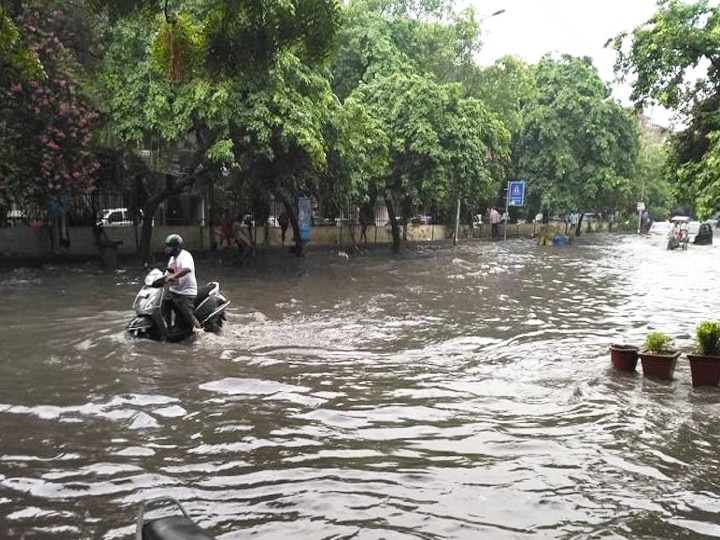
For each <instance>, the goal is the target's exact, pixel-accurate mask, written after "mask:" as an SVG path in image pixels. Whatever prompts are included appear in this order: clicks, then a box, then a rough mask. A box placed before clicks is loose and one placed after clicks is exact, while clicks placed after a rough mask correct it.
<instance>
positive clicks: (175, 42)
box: [152, 14, 207, 83]
mask: <svg viewBox="0 0 720 540" xmlns="http://www.w3.org/2000/svg"><path fill="white" fill-rule="evenodd" d="M158 20H160V19H158ZM206 55H207V51H206V45H205V41H204V36H203V35H202V34H201V33H200V32H198V30H196V29H195V28H194V27H193V24H192V22H191V21H190V18H189V17H188V16H187V15H185V14H180V15H178V16H177V17H176V18H175V19H174V20H173V21H172V22H167V21H165V20H164V19H163V20H162V21H161V22H160V28H159V30H158V32H157V36H156V37H155V40H154V42H153V45H152V63H153V67H154V69H155V71H156V72H158V73H160V74H162V75H164V76H165V77H166V78H167V79H169V80H171V81H172V82H174V83H178V82H180V80H181V78H185V79H189V78H191V77H192V76H193V75H195V74H196V72H197V70H199V69H200V68H201V67H202V65H203V62H204V60H205V57H206Z"/></svg>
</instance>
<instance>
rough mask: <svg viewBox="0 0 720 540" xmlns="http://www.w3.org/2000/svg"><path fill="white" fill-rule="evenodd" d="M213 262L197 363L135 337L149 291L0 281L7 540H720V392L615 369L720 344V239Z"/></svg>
mask: <svg viewBox="0 0 720 540" xmlns="http://www.w3.org/2000/svg"><path fill="white" fill-rule="evenodd" d="M196 262H197V267H198V277H199V281H201V282H204V281H208V280H214V279H217V280H219V281H220V282H221V284H222V287H223V289H224V290H225V291H226V292H227V293H228V295H229V296H230V298H231V299H232V302H233V303H232V304H231V306H230V308H229V315H228V319H229V320H228V323H227V326H226V327H225V330H224V332H223V334H222V335H220V336H215V335H209V334H204V335H201V336H200V337H199V338H197V339H196V340H195V341H194V342H187V343H182V344H167V343H155V342H149V341H138V340H133V339H131V338H130V337H129V336H128V335H126V333H125V332H124V326H125V324H127V322H128V321H129V319H130V318H131V316H132V311H131V306H132V301H133V298H134V295H135V293H136V292H137V290H138V289H139V287H140V283H141V277H142V276H141V275H140V273H139V272H137V269H135V268H128V269H124V270H118V271H115V272H113V271H103V270H102V269H100V268H99V267H96V266H94V265H88V266H79V267H63V266H46V267H43V268H40V269H30V268H22V269H18V270H14V271H13V270H5V271H3V272H2V273H0V295H1V298H2V300H0V344H1V347H0V537H2V538H18V539H19V538H24V539H63V540H64V539H76V538H81V539H130V538H133V534H134V531H135V526H134V519H135V515H136V512H137V509H138V504H139V503H140V501H143V500H146V499H150V498H153V497H158V496H171V497H175V498H176V499H178V500H180V501H181V502H182V503H183V505H184V506H185V507H186V509H187V510H188V511H189V513H190V514H191V515H192V516H193V517H196V518H197V520H198V521H199V523H200V524H201V525H202V526H203V527H206V528H207V529H208V530H209V531H210V532H211V533H213V534H214V535H216V536H217V537H219V538H222V539H224V540H227V539H245V538H253V539H262V540H270V539H297V540H301V539H307V540H316V539H317V540H319V539H350V538H352V539H354V540H375V539H377V540H379V539H392V540H409V539H425V540H430V539H433V540H434V539H463V540H464V539H467V540H471V539H473V540H474V539H478V538H487V539H501V540H503V539H525V538H527V539H530V538H532V539H539V538H542V539H586V538H587V539H589V538H618V539H619V538H627V539H638V538H647V539H651V538H693V539H704V538H720V450H719V449H720V389H698V390H696V389H693V388H692V385H691V382H690V369H689V363H688V360H687V358H686V357H685V355H683V356H681V358H680V360H679V362H678V367H677V369H676V371H675V378H674V380H673V381H671V382H660V381H655V380H649V379H646V378H644V377H643V376H642V369H641V368H640V365H638V371H637V373H635V374H626V373H618V372H614V371H612V370H611V369H610V358H609V353H608V347H609V345H610V344H612V343H631V344H636V345H640V344H642V341H643V340H644V338H645V335H646V334H647V333H648V332H649V331H652V330H659V331H662V332H666V333H668V334H669V335H671V336H672V337H673V338H675V342H676V344H677V345H678V346H679V347H680V348H681V349H683V350H684V351H687V350H689V349H690V348H691V347H692V344H693V337H694V332H695V327H696V326H697V324H698V323H699V322H701V321H703V320H708V319H709V320H720V297H719V296H718V293H717V283H718V274H719V272H720V240H718V238H717V236H716V239H715V245H713V246H690V248H689V249H688V251H686V252H681V251H679V250H676V251H672V252H669V251H666V250H665V249H664V246H663V245H652V244H650V243H649V242H648V241H647V240H645V239H644V238H637V237H635V236H610V235H607V234H597V235H590V236H587V237H583V238H582V239H581V240H580V242H578V243H576V244H575V245H571V246H566V247H563V248H548V247H539V246H536V245H535V243H534V242H533V241H532V240H508V241H507V242H504V243H503V242H496V243H490V242H477V241H476V242H470V241H468V242H466V243H461V244H460V245H459V246H457V247H456V248H453V247H452V246H451V245H449V244H447V245H443V246H420V247H413V248H411V249H410V251H409V252H408V253H404V254H402V255H400V256H392V255H391V254H390V253H389V250H388V251H386V250H385V248H380V249H375V250H373V251H370V252H367V253H364V254H362V255H360V256H351V257H350V258H349V259H345V258H343V257H339V256H337V254H336V253H332V252H319V251H317V252H312V253H310V254H309V256H308V257H307V258H305V259H303V260H297V259H294V258H292V257H291V256H289V255H287V256H286V255H281V254H275V255H272V256H271V257H268V258H266V259H263V260H261V261H259V262H258V263H257V265H255V266H252V267H246V268H238V267H232V266H229V265H225V266H222V265H220V264H218V263H217V262H214V261H211V260H196ZM161 514H162V512H154V513H153V514H152V515H153V516H157V515H161Z"/></svg>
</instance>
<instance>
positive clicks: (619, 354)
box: [610, 345, 638, 371]
mask: <svg viewBox="0 0 720 540" xmlns="http://www.w3.org/2000/svg"><path fill="white" fill-rule="evenodd" d="M610 361H611V362H612V366H613V367H614V368H615V369H617V370H619V371H635V367H636V366H637V361H638V347H635V346H634V345H610Z"/></svg>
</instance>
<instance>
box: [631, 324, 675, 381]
mask: <svg viewBox="0 0 720 540" xmlns="http://www.w3.org/2000/svg"><path fill="white" fill-rule="evenodd" d="M638 356H639V357H640V362H641V364H642V370H643V375H647V376H648V377H656V378H658V379H667V380H669V379H672V376H673V372H674V371H675V365H676V364H677V359H678V357H679V356H680V351H678V350H677V349H675V343H674V342H673V340H672V339H670V337H668V336H667V335H666V334H663V333H662V332H650V333H649V334H648V335H647V337H646V338H645V343H643V347H642V349H641V350H640V351H638Z"/></svg>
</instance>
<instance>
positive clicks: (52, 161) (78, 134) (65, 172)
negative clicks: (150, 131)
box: [0, 0, 99, 205]
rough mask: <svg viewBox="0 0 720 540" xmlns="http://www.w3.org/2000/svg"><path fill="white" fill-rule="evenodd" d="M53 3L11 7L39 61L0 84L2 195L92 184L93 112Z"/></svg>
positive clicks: (27, 196)
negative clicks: (15, 9)
mask: <svg viewBox="0 0 720 540" xmlns="http://www.w3.org/2000/svg"><path fill="white" fill-rule="evenodd" d="M58 6H60V4H58V5H57V6H56V5H54V4H53V3H52V2H46V1H42V0H31V1H28V2H23V5H22V10H21V11H19V12H17V13H14V14H13V15H14V23H15V25H16V26H17V29H18V30H19V34H20V36H22V39H23V41H24V45H25V46H26V47H27V49H28V50H29V51H31V52H32V55H33V56H34V57H35V58H37V60H38V63H39V69H38V70H36V71H35V72H34V73H31V74H30V76H26V77H16V78H15V80H6V81H2V82H4V83H5V84H4V85H3V86H2V87H0V112H1V113H2V114H1V115H0V116H2V118H3V120H2V121H0V130H1V131H0V137H2V139H3V143H4V144H3V146H4V149H3V150H2V151H0V152H2V155H0V157H1V158H3V162H4V165H3V169H2V170H0V173H2V174H0V203H2V202H3V201H4V202H5V203H7V202H8V201H25V202H28V201H29V202H33V203H36V204H38V205H44V204H45V203H46V202H48V201H50V200H53V199H54V198H56V197H58V196H65V195H69V194H74V193H86V192H88V191H91V190H92V189H93V188H94V185H95V177H96V174H97V172H98V169H99V165H98V163H97V161H96V159H95V158H94V156H93V152H92V146H91V145H92V134H93V131H92V129H93V125H94V123H95V121H96V120H97V118H98V113H97V112H96V110H95V109H94V107H93V106H92V105H91V104H90V102H89V101H88V99H87V98H86V97H85V96H84V95H83V92H82V91H81V90H80V87H79V85H78V83H77V82H76V75H75V74H76V72H79V71H80V67H79V65H78V64H77V63H76V61H75V59H74V55H73V53H72V51H71V50H70V49H69V48H67V47H66V46H65V45H64V44H63V42H62V41H61V39H60V38H59V37H58V34H57V31H56V30H58V31H59V29H62V28H63V27H64V25H65V24H66V14H65V13H64V12H63V10H61V9H59V7H58Z"/></svg>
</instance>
